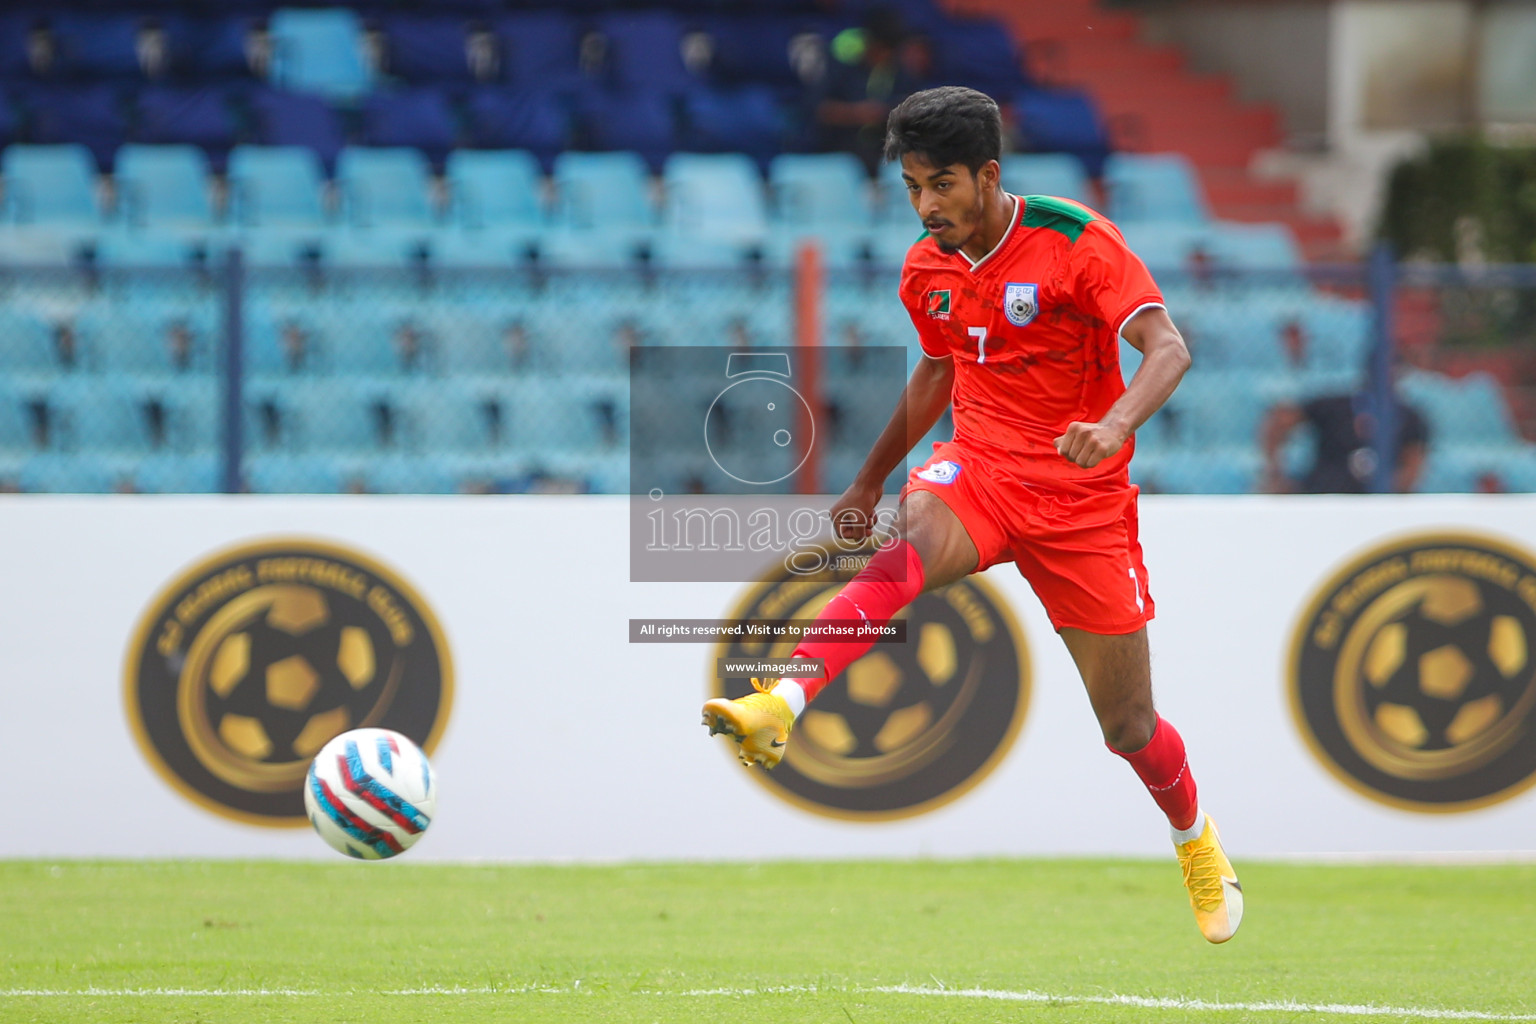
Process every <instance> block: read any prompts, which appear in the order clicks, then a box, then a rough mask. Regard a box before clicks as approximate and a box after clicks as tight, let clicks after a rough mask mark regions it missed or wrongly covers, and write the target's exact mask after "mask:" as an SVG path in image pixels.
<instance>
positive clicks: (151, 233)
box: [95, 228, 208, 288]
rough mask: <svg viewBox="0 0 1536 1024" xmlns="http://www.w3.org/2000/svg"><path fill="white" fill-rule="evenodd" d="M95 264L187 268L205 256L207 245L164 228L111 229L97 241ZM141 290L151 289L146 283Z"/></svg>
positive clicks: (102, 265) (121, 266)
mask: <svg viewBox="0 0 1536 1024" xmlns="http://www.w3.org/2000/svg"><path fill="white" fill-rule="evenodd" d="M95 252H96V264H97V266H101V267H119V268H128V269H135V268H137V269H144V268H153V267H174V268H185V267H187V266H189V265H191V264H194V263H197V262H198V260H199V258H200V255H201V256H206V255H207V252H208V247H207V245H206V244H205V243H204V242H202V241H199V240H197V239H195V238H189V237H187V236H186V235H184V234H182V233H180V232H178V231H171V232H169V233H167V232H166V231H165V230H164V229H162V228H153V229H149V230H140V229H137V228H127V229H112V230H108V231H105V232H103V233H102V234H101V235H100V236H99V238H98V240H97V242H96V248H95ZM140 287H141V288H147V287H151V282H149V281H145V282H143V283H142V285H141V286H140Z"/></svg>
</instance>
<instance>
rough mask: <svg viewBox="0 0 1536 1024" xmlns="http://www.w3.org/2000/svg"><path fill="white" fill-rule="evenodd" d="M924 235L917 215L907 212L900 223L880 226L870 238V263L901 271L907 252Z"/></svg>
mask: <svg viewBox="0 0 1536 1024" xmlns="http://www.w3.org/2000/svg"><path fill="white" fill-rule="evenodd" d="M925 233H926V232H924V231H923V226H922V225H921V224H919V223H918V222H917V215H916V214H914V213H912V211H911V210H908V211H907V217H906V218H905V219H903V220H902V222H901V223H897V224H885V225H882V226H881V227H879V228H877V229H876V230H875V232H874V233H873V234H872V235H871V236H870V240H869V259H870V262H871V263H873V264H874V265H875V266H877V267H885V268H888V269H891V270H899V269H901V266H902V264H903V263H905V262H906V259H907V250H908V249H910V248H912V246H914V245H916V244H917V240H918V239H920V238H922V237H923V235H924V234H925ZM892 294H893V295H894V294H895V293H894V292H893V293H892Z"/></svg>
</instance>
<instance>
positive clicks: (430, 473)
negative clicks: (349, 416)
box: [362, 457, 461, 494]
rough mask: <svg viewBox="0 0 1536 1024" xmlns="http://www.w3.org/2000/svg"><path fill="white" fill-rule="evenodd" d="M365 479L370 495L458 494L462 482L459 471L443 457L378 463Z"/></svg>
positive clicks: (364, 473) (366, 470)
mask: <svg viewBox="0 0 1536 1024" xmlns="http://www.w3.org/2000/svg"><path fill="white" fill-rule="evenodd" d="M362 478H363V480H365V481H366V482H367V486H368V493H370V494H456V493H457V492H458V490H459V486H460V483H461V480H460V476H459V472H458V471H457V469H456V468H455V467H453V466H450V465H448V464H446V463H445V461H444V460H443V459H442V458H441V457H432V458H406V459H401V458H390V459H379V460H375V461H372V462H369V463H368V464H367V465H366V466H365V467H364V468H363V470H362Z"/></svg>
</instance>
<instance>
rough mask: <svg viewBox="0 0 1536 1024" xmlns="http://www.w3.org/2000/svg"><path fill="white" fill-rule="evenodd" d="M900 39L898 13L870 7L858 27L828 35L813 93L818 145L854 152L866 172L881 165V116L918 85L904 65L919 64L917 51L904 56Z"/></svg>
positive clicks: (904, 38)
mask: <svg viewBox="0 0 1536 1024" xmlns="http://www.w3.org/2000/svg"><path fill="white" fill-rule="evenodd" d="M905 41H906V32H905V31H904V29H903V26H902V20H901V14H900V12H899V11H897V10H896V9H895V8H893V7H887V6H884V5H880V6H875V7H871V8H870V9H869V11H868V12H866V14H865V15H864V24H863V27H862V28H850V29H845V30H844V31H842V32H839V33H838V34H837V36H836V37H834V38H833V40H832V60H831V61H830V62H829V63H828V65H827V74H826V77H825V78H824V79H823V80H822V83H821V88H820V91H819V93H818V95H817V97H816V103H815V122H816V128H817V144H818V146H819V147H820V148H821V149H822V150H827V151H835V150H846V151H847V152H850V153H854V154H856V155H857V156H858V157H859V158H860V159H861V160H863V161H864V164H865V166H867V167H868V168H869V170H870V173H871V174H873V173H875V171H877V170H878V169H879V166H880V159H881V150H882V148H883V146H884V144H885V119H886V115H888V114H889V113H890V112H891V108H892V107H894V106H896V104H898V103H900V102H901V101H902V100H903V99H905V98H906V97H907V96H908V95H910V94H911V93H914V92H916V91H917V90H918V89H919V88H920V87H921V82H920V81H919V80H917V79H916V78H914V77H913V75H912V73H911V71H910V70H909V65H910V66H913V67H915V66H919V65H920V64H921V60H922V54H921V52H920V50H918V49H913V51H912V53H911V54H910V55H908V54H907V53H906V52H905V50H904V46H903V44H904V42H905ZM903 57H907V58H908V59H906V60H904V59H902V58H903ZM929 60H930V63H931V54H929Z"/></svg>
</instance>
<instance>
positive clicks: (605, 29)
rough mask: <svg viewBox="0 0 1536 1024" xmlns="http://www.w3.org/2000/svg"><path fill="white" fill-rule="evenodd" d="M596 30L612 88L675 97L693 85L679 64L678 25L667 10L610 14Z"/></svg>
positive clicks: (691, 78) (681, 64) (680, 41)
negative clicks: (604, 42)
mask: <svg viewBox="0 0 1536 1024" xmlns="http://www.w3.org/2000/svg"><path fill="white" fill-rule="evenodd" d="M597 29H598V31H599V32H601V33H602V34H603V36H604V37H605V38H606V40H607V44H608V54H607V57H608V71H609V79H610V84H611V85H612V86H613V87H614V88H615V89H618V90H620V91H625V92H627V91H630V90H636V89H646V90H649V91H652V92H658V93H663V94H665V95H669V96H679V95H682V94H683V93H684V92H687V91H688V90H689V89H690V88H691V87H692V86H693V85H694V84H695V79H694V77H693V76H692V75H691V74H689V72H688V69H687V67H685V66H684V64H683V53H682V45H683V26H682V23H681V22H680V21H679V20H678V18H677V16H676V15H674V14H672V13H671V12H670V11H637V12H624V13H620V14H610V15H607V16H606V17H603V18H600V19H599V20H598V22H597Z"/></svg>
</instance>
